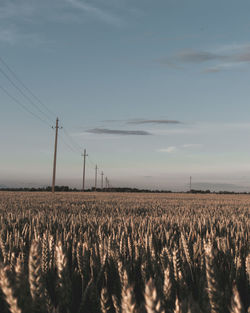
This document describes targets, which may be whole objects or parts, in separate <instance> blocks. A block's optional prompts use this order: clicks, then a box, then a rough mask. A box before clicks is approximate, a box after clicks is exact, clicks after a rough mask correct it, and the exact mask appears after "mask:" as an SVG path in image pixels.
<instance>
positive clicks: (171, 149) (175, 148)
mask: <svg viewBox="0 0 250 313" xmlns="http://www.w3.org/2000/svg"><path fill="white" fill-rule="evenodd" d="M199 147H202V144H197V143H188V144H183V145H180V146H170V147H167V148H162V149H158V150H157V151H158V152H165V153H173V152H177V151H180V150H183V149H190V148H199Z"/></svg>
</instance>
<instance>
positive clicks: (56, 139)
mask: <svg viewBox="0 0 250 313" xmlns="http://www.w3.org/2000/svg"><path fill="white" fill-rule="evenodd" d="M52 128H54V129H55V147H54V162H53V177H52V188H51V189H52V193H54V192H55V183H56V159H57V142H58V130H59V129H62V127H59V119H58V117H57V119H56V126H55V127H52ZM82 156H83V179H82V191H84V190H85V172H86V158H87V156H88V154H87V152H86V149H84V153H83V154H82ZM97 174H98V167H97V165H96V166H95V187H94V188H95V190H97ZM103 188H104V173H103V172H101V189H103ZM105 188H109V180H108V178H107V176H106V177H105Z"/></svg>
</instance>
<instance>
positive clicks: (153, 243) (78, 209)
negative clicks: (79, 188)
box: [0, 192, 250, 313]
mask: <svg viewBox="0 0 250 313" xmlns="http://www.w3.org/2000/svg"><path fill="white" fill-rule="evenodd" d="M249 208H250V196H248V195H214V194H210V195H192V194H128V193H127V194H125V193H124V194H116V193H84V194H83V193H57V194H54V195H52V194H49V193H46V192H44V193H42V192H41V193H35V192H34V193H28V192H27V193H21V192H20V193H18V192H16V193H14V192H0V211H1V215H0V218H1V224H0V232H1V237H0V264H1V266H0V287H1V292H0V312H3V313H7V312H23V313H26V312H27V313H28V312H44V313H45V312H52V313H53V312H55V313H57V312H58V313H61V312H62V313H70V312H79V313H81V312H90V313H91V312H103V313H104V312H112V313H120V312H138V313H140V312H143V313H144V312H145V313H146V312H148V313H153V312H170V313H171V312H174V313H177V312H183V313H186V312H191V313H196V312H197V313H198V312H204V313H210V312H211V313H215V312H225V313H228V312H247V311H248V308H249V305H250V303H249V301H250V300H249V298H250V297H249V294H250V251H249V244H248V240H249V211H250V210H249Z"/></svg>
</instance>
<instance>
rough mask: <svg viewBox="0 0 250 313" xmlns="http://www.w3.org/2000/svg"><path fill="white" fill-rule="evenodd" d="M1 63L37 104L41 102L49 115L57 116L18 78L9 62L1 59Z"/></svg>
mask: <svg viewBox="0 0 250 313" xmlns="http://www.w3.org/2000/svg"><path fill="white" fill-rule="evenodd" d="M0 62H1V63H2V64H3V65H4V66H5V67H6V68H7V69H8V71H9V72H10V73H11V74H12V76H13V77H14V78H15V79H16V81H18V82H19V83H20V84H21V85H22V86H23V88H24V89H26V91H28V92H29V93H30V95H31V96H32V97H33V98H34V99H36V101H37V102H39V103H40V104H41V105H42V106H43V107H44V108H45V109H46V110H47V112H48V113H49V114H52V115H53V116H56V114H55V113H54V112H53V111H52V110H51V109H49V108H48V107H47V106H46V105H45V104H44V103H43V102H42V101H41V100H40V99H39V98H38V97H37V96H36V95H35V94H34V93H33V92H32V91H31V90H30V89H29V88H28V87H27V86H26V85H25V84H24V82H23V81H22V80H21V79H20V78H19V77H18V76H17V74H16V73H15V72H14V70H13V69H11V68H10V66H9V65H8V64H7V62H6V61H5V60H4V59H3V58H2V57H0Z"/></svg>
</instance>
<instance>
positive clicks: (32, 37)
mask: <svg viewBox="0 0 250 313" xmlns="http://www.w3.org/2000/svg"><path fill="white" fill-rule="evenodd" d="M0 42H3V43H7V44H9V45H16V44H19V43H22V44H24V45H26V46H33V45H40V44H44V43H48V42H49V41H47V40H45V39H44V38H43V37H42V36H41V35H40V34H36V33H28V32H26V33H21V32H19V31H18V30H17V29H16V28H15V27H10V28H6V29H4V28H2V29H0Z"/></svg>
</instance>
